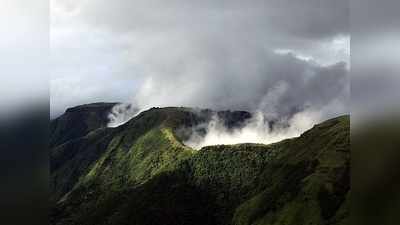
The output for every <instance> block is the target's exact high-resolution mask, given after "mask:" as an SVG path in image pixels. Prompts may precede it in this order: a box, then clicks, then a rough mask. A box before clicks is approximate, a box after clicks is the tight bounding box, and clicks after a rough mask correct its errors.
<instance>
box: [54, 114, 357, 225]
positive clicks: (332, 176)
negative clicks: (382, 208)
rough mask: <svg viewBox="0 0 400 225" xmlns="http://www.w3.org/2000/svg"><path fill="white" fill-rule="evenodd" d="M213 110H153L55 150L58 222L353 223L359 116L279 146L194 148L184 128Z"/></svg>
mask: <svg viewBox="0 0 400 225" xmlns="http://www.w3.org/2000/svg"><path fill="white" fill-rule="evenodd" d="M213 113H215V112H212V111H210V110H194V109H190V108H177V107H168V108H152V109H150V110H148V111H145V112H142V113H141V114H139V115H138V116H136V117H135V118H133V119H131V120H130V121H129V122H127V123H126V124H124V125H122V126H119V127H117V128H105V127H102V126H99V127H98V128H96V129H93V130H91V131H89V132H88V133H86V134H83V136H82V137H80V138H75V139H72V140H68V141H66V142H64V143H61V144H59V145H57V146H55V147H53V148H52V150H51V178H52V185H51V188H52V202H53V204H54V207H53V210H52V215H51V218H52V224H80V225H81V224H139V225H141V224H143V225H145V224H146V225H147V224H149V225H150V224H163V225H168V224H171V225H172V224H175V225H176V224H194V225H196V224H199V225H200V224H202V225H206V224H221V225H222V224H238V225H239V224H296V225H301V224H346V222H347V219H348V209H347V207H348V203H347V202H348V200H347V199H348V193H349V189H350V182H349V180H350V178H349V169H350V163H349V162H350V148H349V146H350V145H349V116H342V117H338V118H334V119H331V120H328V121H326V122H323V123H321V124H319V125H316V126H314V127H313V128H312V129H310V130H309V131H307V132H305V133H304V134H302V135H301V136H300V137H298V138H293V139H288V140H284V141H281V142H279V143H275V144H270V145H262V144H238V145H218V146H207V147H204V148H202V149H201V150H199V151H196V150H193V149H191V148H190V147H187V146H185V145H184V144H183V140H184V139H185V138H187V137H186V135H188V134H185V133H181V132H180V131H181V128H182V127H193V126H195V125H197V124H200V123H203V122H206V121H207V120H209V119H210V116H211V115H212V114H213ZM217 113H219V114H220V115H221V116H223V118H226V120H225V121H226V125H227V126H241V123H242V122H244V121H245V120H246V119H248V118H250V114H248V113H246V112H230V111H223V112H217ZM59 135H61V136H62V135H63V134H62V132H61V133H59Z"/></svg>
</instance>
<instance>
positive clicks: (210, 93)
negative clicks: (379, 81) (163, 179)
mask: <svg viewBox="0 0 400 225" xmlns="http://www.w3.org/2000/svg"><path fill="white" fill-rule="evenodd" d="M348 14H349V3H348V1H346V0H338V1H330V0H324V1H315V0H304V1H296V2H293V1H289V0H283V1H273V0H267V1H265V0H263V1H261V0H260V1H258V0H256V1H235V0H234V1H232V0H231V1H225V0H221V1H211V0H206V1H190V2H188V1H179V0H172V1H159V0H150V1H124V0H122V1H118V3H111V2H109V1H105V0H97V1H94V0H85V1H77V0H58V1H54V2H53V5H52V18H53V20H52V49H53V52H54V54H53V57H52V60H53V64H52V65H53V67H54V70H53V74H52V81H51V82H52V84H51V103H52V104H51V108H52V113H53V115H56V114H57V113H60V112H62V111H63V110H64V109H65V108H66V107H67V106H70V105H73V104H81V103H87V102H90V101H97V100H99V101H107V100H110V101H122V102H130V103H132V104H133V105H134V107H135V108H138V109H139V110H144V109H147V108H149V107H154V106H159V107H162V106H188V107H200V108H211V109H214V110H223V109H230V110H247V111H251V112H253V113H261V114H262V115H263V117H265V118H266V119H268V120H286V121H292V120H293V118H295V117H296V115H297V114H299V116H300V115H307V116H308V117H309V118H308V119H307V120H310V121H312V122H313V123H315V122H318V121H319V120H322V119H326V118H329V117H332V116H335V115H339V114H343V113H347V112H348V110H349V109H348V108H349V107H348V101H349V78H348V70H349V54H350V46H349V45H350V35H349V15H348ZM118 110H120V109H117V111H118ZM115 115H121V117H115ZM115 115H112V116H114V117H115V118H114V117H113V118H114V119H113V120H115V121H119V123H121V121H124V118H125V119H127V118H130V117H131V116H132V115H134V113H132V112H128V113H127V114H124V113H119V114H115ZM127 115H129V116H127ZM119 123H117V124H119ZM114 126H115V124H114ZM256 127H257V126H256ZM293 127H295V126H293ZM212 129H213V128H210V130H212ZM257 129H258V128H257ZM259 132H261V131H259ZM237 133H238V134H240V133H248V132H245V131H237ZM261 133H262V132H261ZM264 133H268V131H265V132H264ZM289 133H292V132H289ZM236 136H251V135H250V134H249V135H236ZM264 136H265V135H264ZM218 139H220V140H222V139H223V137H222V136H220V137H219V138H218Z"/></svg>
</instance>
